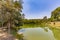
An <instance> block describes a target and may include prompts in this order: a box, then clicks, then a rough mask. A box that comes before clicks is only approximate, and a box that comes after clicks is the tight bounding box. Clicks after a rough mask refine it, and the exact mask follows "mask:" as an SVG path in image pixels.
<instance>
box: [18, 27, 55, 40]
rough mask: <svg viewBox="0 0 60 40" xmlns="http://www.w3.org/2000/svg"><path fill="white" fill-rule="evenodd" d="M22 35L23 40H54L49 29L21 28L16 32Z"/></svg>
mask: <svg viewBox="0 0 60 40" xmlns="http://www.w3.org/2000/svg"><path fill="white" fill-rule="evenodd" d="M18 33H19V34H23V35H24V37H23V38H24V39H25V40H55V38H54V35H53V33H52V31H51V30H49V28H47V27H45V28H23V29H21V30H19V31H18Z"/></svg>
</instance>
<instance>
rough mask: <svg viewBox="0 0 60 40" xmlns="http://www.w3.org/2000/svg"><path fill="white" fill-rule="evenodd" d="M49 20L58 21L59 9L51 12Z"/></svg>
mask: <svg viewBox="0 0 60 40" xmlns="http://www.w3.org/2000/svg"><path fill="white" fill-rule="evenodd" d="M51 19H52V20H53V21H57V20H60V7H58V8H56V9H55V10H54V11H52V13H51Z"/></svg>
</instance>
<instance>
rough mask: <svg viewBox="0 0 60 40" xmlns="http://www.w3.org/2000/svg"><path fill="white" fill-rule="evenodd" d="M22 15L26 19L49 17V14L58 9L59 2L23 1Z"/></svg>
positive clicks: (57, 0) (48, 0) (42, 0)
mask: <svg viewBox="0 0 60 40" xmlns="http://www.w3.org/2000/svg"><path fill="white" fill-rule="evenodd" d="M23 2H24V3H23V13H24V14H25V18H27V19H34V18H35V19H39V18H43V17H44V16H47V17H50V16H51V12H52V11H53V10H54V9H56V8H57V7H60V0H23Z"/></svg>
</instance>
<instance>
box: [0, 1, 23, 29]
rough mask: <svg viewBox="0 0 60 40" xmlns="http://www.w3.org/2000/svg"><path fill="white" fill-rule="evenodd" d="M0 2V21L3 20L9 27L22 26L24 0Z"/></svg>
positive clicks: (4, 24)
mask: <svg viewBox="0 0 60 40" xmlns="http://www.w3.org/2000/svg"><path fill="white" fill-rule="evenodd" d="M0 2H1V4H0V15H1V16H0V21H1V22H3V26H6V27H9V28H10V27H15V26H20V25H21V23H22V22H21V21H22V18H21V12H22V9H23V7H22V1H17V0H15V1H14V0H1V1H0ZM20 2H21V3H20Z"/></svg>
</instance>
